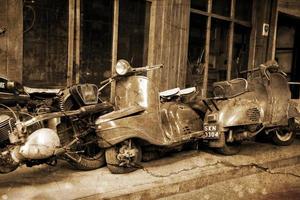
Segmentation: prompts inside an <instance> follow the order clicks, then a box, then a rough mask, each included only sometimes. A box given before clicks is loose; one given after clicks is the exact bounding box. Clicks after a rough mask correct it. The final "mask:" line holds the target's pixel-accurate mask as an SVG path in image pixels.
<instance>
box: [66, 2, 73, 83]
mask: <svg viewBox="0 0 300 200" xmlns="http://www.w3.org/2000/svg"><path fill="white" fill-rule="evenodd" d="M68 21H69V24H68V70H67V86H70V85H72V83H73V64H74V63H73V62H74V21H75V0H69V19H68Z"/></svg>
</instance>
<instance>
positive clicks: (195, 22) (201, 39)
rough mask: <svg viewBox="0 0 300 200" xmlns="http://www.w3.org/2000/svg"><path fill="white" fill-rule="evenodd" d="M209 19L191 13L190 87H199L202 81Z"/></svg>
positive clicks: (188, 81)
mask: <svg viewBox="0 0 300 200" xmlns="http://www.w3.org/2000/svg"><path fill="white" fill-rule="evenodd" d="M206 21H207V17H206V16H203V15H196V14H194V13H191V16H190V36H189V52H188V69H189V70H188V72H187V79H186V80H187V82H186V84H187V85H188V86H191V85H199V84H200V83H201V82H202V80H200V79H198V78H197V77H199V76H200V75H201V74H202V73H203V70H204V65H203V64H204V62H205V61H204V53H205V34H204V32H203V30H205V28H206Z"/></svg>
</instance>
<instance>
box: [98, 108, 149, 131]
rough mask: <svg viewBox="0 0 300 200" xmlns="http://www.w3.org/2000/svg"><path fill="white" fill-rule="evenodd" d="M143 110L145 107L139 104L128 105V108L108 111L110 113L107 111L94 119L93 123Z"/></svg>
mask: <svg viewBox="0 0 300 200" xmlns="http://www.w3.org/2000/svg"><path fill="white" fill-rule="evenodd" d="M143 111H145V108H144V107H142V106H139V105H136V106H130V107H128V108H123V109H120V110H116V111H113V112H110V113H107V114H105V115H102V116H100V117H99V118H98V119H97V120H96V122H95V124H96V126H98V125H100V124H101V123H104V122H108V121H112V120H116V119H120V118H123V117H126V116H129V115H133V114H136V113H139V112H143Z"/></svg>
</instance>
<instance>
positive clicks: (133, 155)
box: [105, 140, 142, 174]
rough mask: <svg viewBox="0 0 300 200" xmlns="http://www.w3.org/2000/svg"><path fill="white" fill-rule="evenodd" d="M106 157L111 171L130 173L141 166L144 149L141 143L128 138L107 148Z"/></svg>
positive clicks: (114, 172)
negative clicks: (135, 142)
mask: <svg viewBox="0 0 300 200" xmlns="http://www.w3.org/2000/svg"><path fill="white" fill-rule="evenodd" d="M105 158H106V163H107V167H108V169H109V171H110V172H111V173H113V174H124V173H129V172H133V171H135V170H137V169H139V168H140V163H141V160H142V150H141V148H140V146H139V145H137V144H134V143H133V142H132V141H130V140H127V141H124V142H122V143H120V144H117V145H115V146H113V147H110V148H108V149H106V151H105Z"/></svg>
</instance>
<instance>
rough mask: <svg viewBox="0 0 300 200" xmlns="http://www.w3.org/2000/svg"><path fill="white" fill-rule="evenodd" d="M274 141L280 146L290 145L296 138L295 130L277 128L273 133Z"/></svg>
mask: <svg viewBox="0 0 300 200" xmlns="http://www.w3.org/2000/svg"><path fill="white" fill-rule="evenodd" d="M271 134H272V141H273V143H274V144H276V145H279V146H288V145H290V144H292V143H293V141H294V139H295V136H296V134H295V132H294V131H289V130H285V129H277V130H275V131H273V132H272V133H271Z"/></svg>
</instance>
